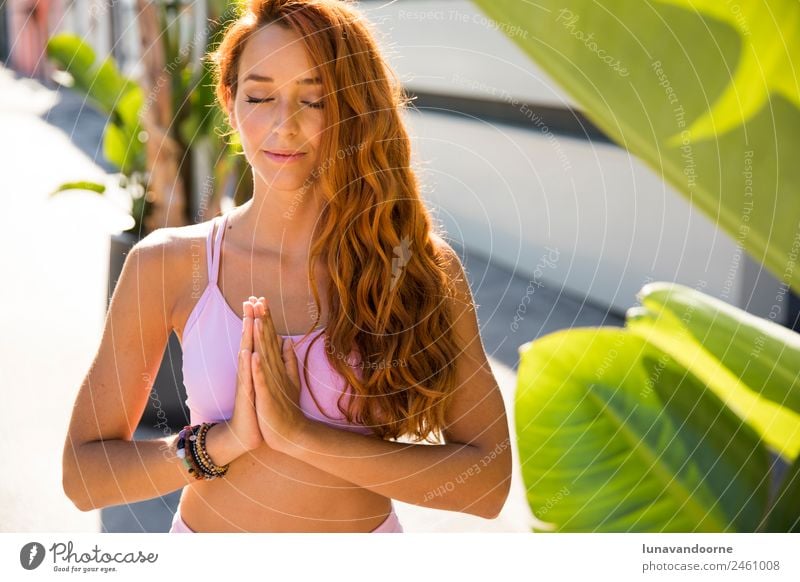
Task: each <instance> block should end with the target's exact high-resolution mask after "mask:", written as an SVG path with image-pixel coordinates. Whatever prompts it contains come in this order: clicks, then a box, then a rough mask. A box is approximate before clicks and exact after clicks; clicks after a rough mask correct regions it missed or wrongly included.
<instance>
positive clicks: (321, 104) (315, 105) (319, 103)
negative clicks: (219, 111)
mask: <svg viewBox="0 0 800 582" xmlns="http://www.w3.org/2000/svg"><path fill="white" fill-rule="evenodd" d="M245 101H246V102H247V103H267V102H269V101H275V98H274V97H265V98H263V99H256V98H255V97H250V96H249V95H248V96H247V99H245ZM301 103H303V104H304V105H308V106H309V107H312V108H314V109H322V108H323V107H324V106H325V104H324V102H322V101H315V102H313V103H312V102H310V101H301Z"/></svg>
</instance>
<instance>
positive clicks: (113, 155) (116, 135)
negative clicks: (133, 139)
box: [103, 121, 131, 174]
mask: <svg viewBox="0 0 800 582" xmlns="http://www.w3.org/2000/svg"><path fill="white" fill-rule="evenodd" d="M103 155H104V156H105V158H106V160H108V161H109V162H110V163H112V164H114V165H115V166H117V168H119V170H120V172H122V173H123V174H129V173H130V172H131V163H130V158H129V156H128V140H127V139H126V135H125V132H124V131H123V130H122V129H121V128H120V127H118V126H117V125H116V124H114V123H113V122H111V121H109V122H108V123H107V124H106V130H105V133H104V134H103Z"/></svg>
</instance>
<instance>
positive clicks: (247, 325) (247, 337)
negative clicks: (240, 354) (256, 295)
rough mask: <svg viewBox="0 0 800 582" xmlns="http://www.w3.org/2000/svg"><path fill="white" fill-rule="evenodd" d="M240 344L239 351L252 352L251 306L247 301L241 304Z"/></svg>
mask: <svg viewBox="0 0 800 582" xmlns="http://www.w3.org/2000/svg"><path fill="white" fill-rule="evenodd" d="M242 311H243V313H244V317H243V318H242V343H241V347H240V349H242V350H247V351H248V352H252V351H253V304H252V303H250V302H249V301H245V302H244V303H242Z"/></svg>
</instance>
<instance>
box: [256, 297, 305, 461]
mask: <svg viewBox="0 0 800 582" xmlns="http://www.w3.org/2000/svg"><path fill="white" fill-rule="evenodd" d="M254 311H255V325H254V326H253V345H254V346H255V349H254V350H253V356H252V372H253V387H254V389H255V400H256V416H257V417H258V424H259V427H260V428H261V435H262V436H263V438H264V442H266V443H267V445H269V446H270V447H271V448H273V449H275V450H278V451H280V450H282V449H283V448H284V447H286V446H287V445H289V444H291V443H292V442H294V440H295V438H296V437H297V436H298V435H300V434H301V433H302V431H303V428H304V427H305V425H306V423H307V422H308V419H307V418H306V416H305V415H304V414H303V411H302V410H301V409H300V372H299V370H298V365H297V356H296V355H295V352H294V345H293V344H292V342H291V340H290V339H284V338H281V337H280V336H278V334H277V333H276V332H275V327H274V325H273V323H272V317H271V315H270V313H269V308H268V307H267V305H266V301H265V300H264V298H263V297H259V299H258V302H257V303H256V304H255V308H254Z"/></svg>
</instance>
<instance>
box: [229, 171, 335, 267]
mask: <svg viewBox="0 0 800 582" xmlns="http://www.w3.org/2000/svg"><path fill="white" fill-rule="evenodd" d="M321 200H322V198H321V196H320V195H319V194H318V192H317V191H316V190H315V189H314V188H313V187H306V188H301V189H298V190H276V189H271V188H269V187H268V186H267V185H265V184H263V183H261V184H259V183H258V182H257V183H256V187H255V188H254V192H253V197H252V198H251V199H250V200H249V201H248V202H247V203H245V204H243V205H242V206H241V207H240V209H239V216H238V218H237V221H238V222H239V225H240V228H241V229H242V231H243V232H246V233H247V237H246V238H247V244H248V246H249V247H251V248H252V249H253V251H254V252H255V253H257V254H259V253H265V254H270V255H274V256H279V257H280V258H281V260H283V261H304V260H306V259H307V258H308V254H309V252H310V250H311V237H312V233H313V231H314V229H315V227H316V228H317V229H319V226H320V225H319V224H318V222H319V219H320V215H321V212H322V203H321Z"/></svg>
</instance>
